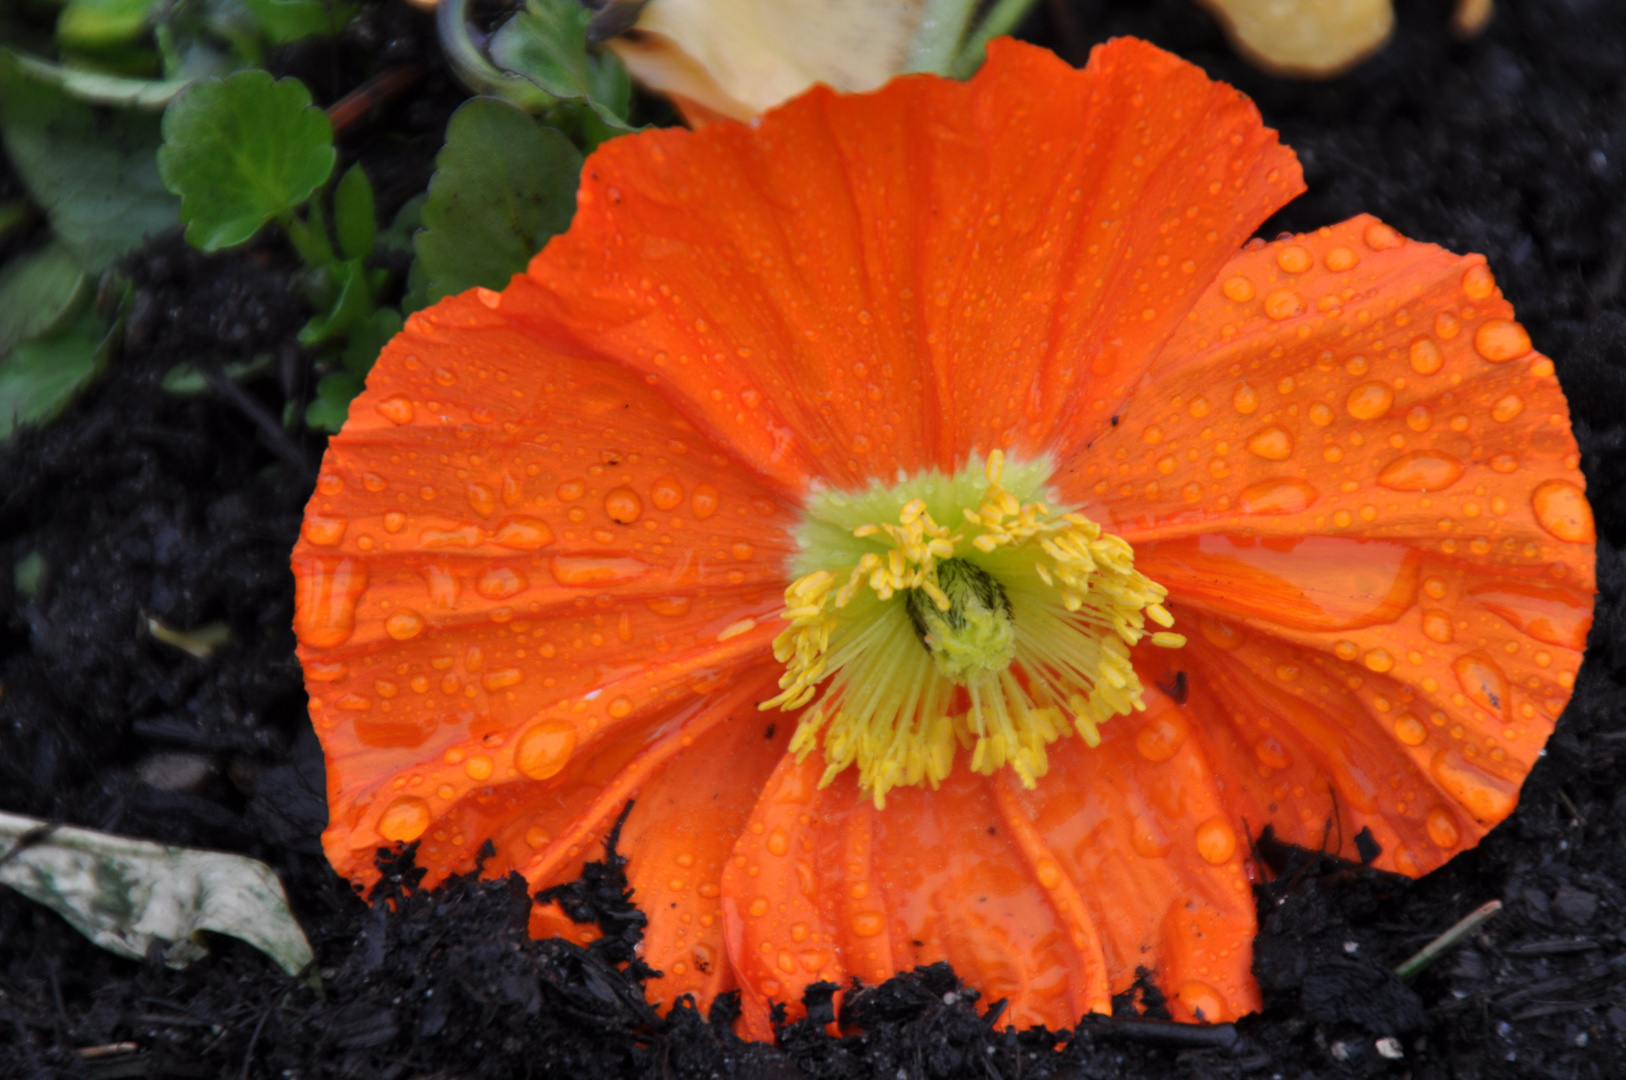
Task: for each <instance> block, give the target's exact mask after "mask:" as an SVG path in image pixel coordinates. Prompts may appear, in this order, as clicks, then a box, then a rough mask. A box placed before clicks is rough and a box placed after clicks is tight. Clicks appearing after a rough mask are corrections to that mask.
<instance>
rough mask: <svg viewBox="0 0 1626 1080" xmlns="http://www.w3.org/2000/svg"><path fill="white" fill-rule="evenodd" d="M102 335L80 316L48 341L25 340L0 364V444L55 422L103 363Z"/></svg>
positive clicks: (92, 319)
mask: <svg viewBox="0 0 1626 1080" xmlns="http://www.w3.org/2000/svg"><path fill="white" fill-rule="evenodd" d="M106 336H107V335H106V330H105V328H104V327H103V326H102V324H101V320H99V319H97V318H96V315H95V313H94V312H91V311H84V312H81V313H80V315H79V317H78V318H77V319H75V320H74V321H73V322H72V323H70V324H69V325H68V326H67V327H66V328H64V329H62V330H60V331H58V332H57V333H55V334H53V335H52V336H50V337H48V338H41V339H39V340H37V341H25V342H23V343H21V344H20V345H17V346H15V347H14V348H13V349H12V350H11V352H9V353H7V354H6V356H5V358H4V359H0V441H4V440H6V439H9V438H11V436H12V435H13V434H15V433H16V430H17V429H18V428H19V427H23V426H25V425H29V424H43V423H45V422H47V421H49V420H53V419H55V418H56V416H57V414H58V413H60V412H61V411H62V410H63V409H64V408H66V407H67V404H68V402H70V401H72V400H73V399H74V397H75V396H76V395H77V394H78V393H79V392H80V391H81V390H83V389H84V388H85V387H86V386H88V385H89V384H90V381H91V380H92V379H94V378H95V377H96V376H97V375H98V374H99V373H100V372H101V370H102V368H103V367H105V366H106V364H107V350H106V348H105V343H106Z"/></svg>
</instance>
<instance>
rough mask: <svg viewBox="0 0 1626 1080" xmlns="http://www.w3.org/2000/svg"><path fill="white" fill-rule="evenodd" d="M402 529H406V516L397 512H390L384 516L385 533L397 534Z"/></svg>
mask: <svg viewBox="0 0 1626 1080" xmlns="http://www.w3.org/2000/svg"><path fill="white" fill-rule="evenodd" d="M404 528H406V515H405V514H403V513H401V512H400V511H399V510H391V511H390V512H389V513H387V514H385V515H384V531H385V532H387V533H398V532H400V531H401V530H402V529H404Z"/></svg>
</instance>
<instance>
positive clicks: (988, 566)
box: [762, 450, 1185, 806]
mask: <svg viewBox="0 0 1626 1080" xmlns="http://www.w3.org/2000/svg"><path fill="white" fill-rule="evenodd" d="M1050 473H1051V469H1050V468H1049V466H1048V463H1046V462H1043V461H1036V462H1024V463H1019V464H1017V463H1013V464H1010V465H1007V464H1006V462H1005V458H1004V455H1003V453H1001V452H1000V451H997V450H996V451H994V452H993V453H992V454H990V455H989V458H988V461H987V463H986V465H984V464H983V463H982V462H981V461H980V460H975V459H974V460H973V461H971V462H970V463H969V464H968V465H967V466H966V467H965V468H964V469H961V470H960V471H959V472H957V473H955V474H954V475H952V476H944V475H943V474H941V473H936V472H932V473H924V474H921V475H919V476H915V477H912V478H909V479H906V480H903V481H900V482H899V483H898V484H895V485H893V486H891V487H882V486H881V485H879V484H873V485H871V486H870V487H869V488H868V489H867V490H865V491H860V492H834V491H826V492H819V493H817V494H816V495H814V496H813V498H811V499H810V500H809V502H808V506H807V509H806V514H805V517H804V520H803V523H802V526H801V529H800V531H799V534H798V540H799V542H800V544H801V553H800V555H799V556H798V557H797V559H796V562H795V566H794V568H793V569H794V573H795V574H796V578H795V580H794V581H793V582H792V583H791V585H790V587H789V588H787V589H786V590H785V610H784V612H783V613H782V617H783V618H784V619H785V620H786V621H787V622H788V623H789V626H788V627H787V628H786V630H785V631H784V632H783V633H781V634H780V635H779V637H778V638H777V639H775V641H774V655H775V657H776V658H777V659H778V660H779V661H780V663H783V664H784V665H785V673H784V675H783V676H782V677H781V678H780V680H779V686H780V689H781V691H782V692H781V693H780V694H779V695H778V696H776V697H774V698H773V699H772V700H770V701H767V702H764V703H763V705H762V708H764V709H771V708H782V709H787V710H790V709H802V710H803V712H802V715H801V718H800V722H799V724H798V726H797V729H796V734H795V737H794V738H793V739H792V740H791V750H792V751H793V752H795V753H796V754H797V755H798V758H803V757H806V755H807V754H809V753H811V752H812V750H813V749H814V748H815V747H816V746H819V745H821V744H822V747H823V751H824V756H825V761H826V768H825V773H824V777H823V780H822V783H825V784H828V783H829V782H830V781H831V780H832V779H834V778H835V777H836V775H837V774H839V773H840V772H841V771H842V770H844V769H846V768H848V767H849V766H851V765H854V764H856V765H857V766H858V782H859V786H860V787H861V788H863V789H864V790H865V791H867V792H869V793H871V794H872V795H873V797H874V799H875V804H876V805H877V806H885V805H886V793H887V791H888V790H890V789H891V788H893V787H897V786H898V785H900V784H910V785H912V784H929V785H931V786H933V787H936V786H937V784H938V783H939V782H940V781H942V780H943V779H944V778H945V777H947V776H948V774H949V771H950V770H951V769H952V768H953V764H954V758H955V755H956V753H957V752H958V751H959V750H960V749H969V750H970V751H971V768H972V769H973V770H975V771H977V772H980V773H985V774H992V773H994V772H995V771H997V770H998V769H1000V768H1002V767H1004V766H1006V765H1009V766H1010V767H1011V768H1012V769H1013V770H1015V772H1016V774H1017V776H1018V777H1020V778H1021V780H1022V783H1023V784H1024V785H1025V786H1027V787H1030V788H1031V787H1034V786H1035V785H1036V783H1037V781H1038V778H1039V777H1041V776H1043V775H1044V774H1045V773H1046V772H1047V771H1048V769H1049V762H1048V759H1047V756H1046V752H1045V747H1046V746H1048V745H1049V744H1050V743H1052V742H1054V741H1055V740H1056V739H1059V738H1061V737H1062V736H1064V735H1066V734H1068V733H1069V732H1076V733H1077V734H1078V735H1079V736H1080V737H1081V738H1083V739H1084V741H1085V742H1086V743H1088V744H1089V745H1092V746H1093V745H1095V744H1096V743H1097V742H1099V741H1100V735H1099V733H1098V732H1097V730H1096V728H1097V726H1098V725H1100V724H1102V723H1105V722H1106V721H1107V720H1109V719H1111V718H1112V717H1113V716H1120V715H1125V714H1127V713H1129V712H1130V711H1131V710H1134V709H1143V708H1145V704H1144V702H1143V701H1142V699H1141V683H1140V679H1139V677H1138V676H1137V675H1136V674H1135V669H1134V666H1133V665H1132V664H1131V663H1130V659H1129V649H1130V647H1131V646H1133V645H1135V644H1137V643H1138V642H1139V641H1140V640H1141V639H1142V638H1144V637H1147V636H1148V635H1149V636H1150V637H1151V639H1152V642H1153V644H1156V645H1163V646H1167V647H1171V648H1178V647H1179V646H1181V645H1184V644H1185V638H1184V637H1182V636H1181V635H1179V634H1172V633H1166V632H1162V631H1157V632H1153V631H1149V630H1147V628H1146V620H1147V619H1148V618H1150V619H1151V620H1152V621H1153V622H1155V623H1157V624H1158V625H1159V626H1162V627H1169V626H1172V625H1173V622H1174V620H1173V618H1172V617H1171V616H1170V615H1169V612H1168V610H1167V609H1166V608H1165V607H1164V606H1163V600H1164V599H1165V598H1166V597H1167V595H1168V592H1167V590H1165V589H1164V588H1163V587H1162V586H1161V585H1158V584H1157V583H1156V582H1154V581H1152V580H1150V579H1149V578H1147V577H1146V576H1145V575H1144V574H1142V573H1140V572H1139V571H1137V570H1136V569H1135V566H1134V562H1135V560H1134V550H1133V549H1132V548H1131V547H1130V546H1129V545H1128V544H1127V543H1125V542H1124V541H1123V540H1121V539H1119V538H1118V537H1116V536H1112V535H1110V534H1106V533H1103V532H1102V531H1101V528H1100V527H1099V526H1098V525H1096V524H1095V523H1094V522H1092V521H1090V520H1089V519H1088V518H1086V517H1084V516H1082V515H1080V514H1076V513H1068V512H1062V511H1052V510H1051V509H1050V507H1049V506H1048V505H1046V503H1045V502H1044V501H1043V500H1042V499H1041V498H1040V496H1041V495H1042V493H1043V490H1044V484H1045V482H1046V481H1047V480H1048V479H1049V477H1050ZM893 522H896V524H894V523H893ZM940 522H952V523H953V527H951V526H950V525H947V524H939V523H940Z"/></svg>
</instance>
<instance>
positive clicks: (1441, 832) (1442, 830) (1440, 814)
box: [1427, 806, 1462, 851]
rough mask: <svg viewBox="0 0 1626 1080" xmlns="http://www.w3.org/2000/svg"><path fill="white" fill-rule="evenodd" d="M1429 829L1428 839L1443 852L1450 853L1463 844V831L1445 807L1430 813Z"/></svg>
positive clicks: (1438, 807) (1437, 808)
mask: <svg viewBox="0 0 1626 1080" xmlns="http://www.w3.org/2000/svg"><path fill="white" fill-rule="evenodd" d="M1427 828H1428V838H1429V839H1430V840H1432V841H1434V846H1435V847H1437V848H1440V849H1441V850H1443V851H1450V850H1452V849H1453V848H1455V847H1456V846H1457V845H1458V844H1459V843H1461V842H1462V830H1461V829H1459V828H1457V819H1456V817H1455V816H1454V815H1453V814H1452V813H1451V811H1449V810H1447V809H1446V808H1445V807H1443V806H1436V807H1435V808H1434V809H1432V810H1430V811H1429V812H1428V821H1427Z"/></svg>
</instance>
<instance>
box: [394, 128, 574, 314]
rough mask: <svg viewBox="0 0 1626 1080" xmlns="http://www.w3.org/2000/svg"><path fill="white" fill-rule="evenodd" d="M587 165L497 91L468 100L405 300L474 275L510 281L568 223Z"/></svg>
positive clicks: (438, 293)
mask: <svg viewBox="0 0 1626 1080" xmlns="http://www.w3.org/2000/svg"><path fill="white" fill-rule="evenodd" d="M581 167H582V156H581V153H580V152H579V151H577V149H576V148H575V147H574V146H572V145H571V143H570V140H568V139H566V138H565V137H564V136H563V135H561V134H559V133H558V132H557V131H553V130H551V129H549V128H544V127H541V126H539V125H538V124H537V122H536V121H535V120H533V119H532V118H531V117H529V116H527V115H526V114H525V113H523V112H521V111H520V110H519V109H517V108H515V107H514V106H512V105H509V104H507V103H505V102H502V101H497V100H495V99H494V98H475V99H473V100H472V101H468V102H465V103H464V104H463V106H462V107H461V108H459V109H458V110H457V112H456V113H454V114H453V115H452V119H451V122H450V123H449V124H448V125H447V128H446V146H445V148H444V149H442V150H441V152H440V155H439V156H438V157H437V158H436V159H435V175H434V178H433V179H432V180H431V181H430V182H429V199H428V201H427V202H426V203H425V204H424V207H423V224H424V228H423V230H422V231H420V232H419V233H418V235H417V239H416V241H415V246H416V248H417V253H418V260H417V262H416V263H415V264H414V265H413V275H414V282H413V285H414V287H413V296H412V298H411V299H410V300H409V301H408V304H407V306H408V307H409V308H410V307H415V306H422V305H424V304H428V303H433V302H434V301H436V300H439V299H441V298H442V297H445V296H450V295H451V294H453V293H458V292H462V291H463V290H465V289H470V288H473V287H474V286H476V285H484V286H486V287H488V288H493V289H500V288H502V287H503V286H504V285H507V284H508V279H509V278H510V277H512V276H513V275H514V274H517V273H520V272H521V271H523V270H524V269H525V266H526V264H527V263H528V262H529V261H530V259H531V256H533V255H535V254H536V253H537V252H538V251H540V250H541V249H542V246H543V245H544V244H545V243H547V241H548V240H549V239H550V238H552V237H554V236H556V235H558V234H559V233H561V232H564V231H565V229H567V228H569V226H570V219H571V217H572V216H573V215H574V214H575V212H576V185H577V181H578V179H579V177H580V175H581Z"/></svg>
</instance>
